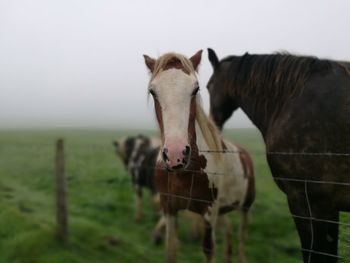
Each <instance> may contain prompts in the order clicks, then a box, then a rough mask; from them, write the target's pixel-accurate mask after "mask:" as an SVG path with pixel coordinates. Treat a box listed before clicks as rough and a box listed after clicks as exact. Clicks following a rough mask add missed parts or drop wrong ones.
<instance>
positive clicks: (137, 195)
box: [134, 185, 142, 222]
mask: <svg viewBox="0 0 350 263" xmlns="http://www.w3.org/2000/svg"><path fill="white" fill-rule="evenodd" d="M134 188H135V189H134V191H135V193H134V201H135V221H136V222H140V221H141V217H142V212H141V196H142V190H141V187H140V186H139V185H135V187H134Z"/></svg>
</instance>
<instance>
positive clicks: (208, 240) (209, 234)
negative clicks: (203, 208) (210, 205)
mask: <svg viewBox="0 0 350 263" xmlns="http://www.w3.org/2000/svg"><path fill="white" fill-rule="evenodd" d="M214 234H215V233H214V230H213V225H212V224H211V223H210V221H208V220H205V222H204V239H203V252H204V255H205V262H206V263H211V262H213V258H214Z"/></svg>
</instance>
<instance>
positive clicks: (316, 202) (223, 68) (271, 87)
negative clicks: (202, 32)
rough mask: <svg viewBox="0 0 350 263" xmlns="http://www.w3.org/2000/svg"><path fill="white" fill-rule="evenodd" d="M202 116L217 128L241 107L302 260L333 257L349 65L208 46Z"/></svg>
mask: <svg viewBox="0 0 350 263" xmlns="http://www.w3.org/2000/svg"><path fill="white" fill-rule="evenodd" d="M208 58H209V61H210V63H211V65H212V67H213V74H212V76H211V77H210V79H209V82H208V84H207V89H208V91H209V95H210V114H211V116H212V118H213V120H214V122H215V123H216V125H217V126H218V127H219V128H220V129H222V128H223V125H224V123H225V122H226V120H227V119H229V118H230V116H231V115H232V113H233V112H234V111H235V110H236V109H237V108H241V109H242V110H243V111H244V112H245V113H246V115H247V116H248V117H249V119H250V120H251V121H252V122H253V124H254V125H255V126H256V127H257V128H258V129H259V131H260V132H261V134H262V137H263V139H264V142H265V145H266V158H267V162H268V165H269V167H270V170H271V173H272V176H273V177H274V180H275V182H276V184H277V185H278V187H279V188H280V189H281V190H282V191H283V192H284V193H285V194H286V197H287V200H288V206H289V210H290V213H291V215H292V217H293V220H294V223H295V225H296V228H297V231H298V234H299V238H300V242H301V251H302V256H303V261H304V262H308V263H326V262H327V263H334V262H337V260H338V256H337V247H338V232H339V230H338V228H339V211H347V212H349V211H350V176H349V175H350V162H349V150H350V118H349V116H350V70H349V69H350V67H349V65H350V64H349V63H347V62H337V61H332V60H326V59H319V58H316V57H310V56H309V57H308V56H295V55H292V54H289V53H276V54H264V55H251V54H248V53H246V54H244V55H242V56H228V57H226V58H224V59H222V60H221V61H219V59H218V57H217V55H216V53H215V51H214V50H212V49H210V48H209V49H208Z"/></svg>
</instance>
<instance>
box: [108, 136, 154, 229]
mask: <svg viewBox="0 0 350 263" xmlns="http://www.w3.org/2000/svg"><path fill="white" fill-rule="evenodd" d="M113 145H114V146H115V151H116V154H117V156H119V157H120V158H121V159H122V161H123V163H124V166H125V168H126V169H127V170H128V172H129V173H130V175H131V181H132V186H133V190H134V197H135V198H134V199H135V212H134V217H135V221H137V222H139V221H140V220H141V218H142V211H141V198H142V189H143V188H146V189H148V190H149V191H150V193H151V196H152V199H153V203H154V207H155V210H156V211H157V210H158V207H159V196H158V194H157V190H156V188H155V185H154V178H153V177H154V166H155V163H156V159H157V156H158V152H159V149H160V140H159V139H157V138H149V137H146V136H144V135H138V136H129V137H123V138H121V139H120V140H119V141H114V142H113Z"/></svg>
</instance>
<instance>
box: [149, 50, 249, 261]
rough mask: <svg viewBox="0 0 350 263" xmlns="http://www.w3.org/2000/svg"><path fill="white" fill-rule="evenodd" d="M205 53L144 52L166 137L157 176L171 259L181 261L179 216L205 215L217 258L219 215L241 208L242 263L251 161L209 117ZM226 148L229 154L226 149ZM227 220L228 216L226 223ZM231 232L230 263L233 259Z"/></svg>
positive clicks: (209, 245) (209, 248)
mask: <svg viewBox="0 0 350 263" xmlns="http://www.w3.org/2000/svg"><path fill="white" fill-rule="evenodd" d="M200 59H201V51H200V52H198V53H196V54H195V55H194V56H193V57H191V58H190V59H187V58H185V57H184V56H182V55H179V54H176V53H168V54H165V55H163V56H162V57H160V58H159V59H158V60H155V59H152V58H150V57H148V56H145V62H146V65H147V67H148V68H149V69H150V71H151V73H152V75H151V80H150V84H149V91H150V94H152V96H153V97H154V103H155V112H156V116H157V120H158V123H159V127H160V132H161V137H162V147H161V152H160V154H159V156H158V161H157V169H156V174H155V183H156V187H157V189H158V191H159V193H160V199H161V206H162V208H163V211H164V214H165V217H166V224H167V232H166V239H167V262H176V227H175V221H176V220H175V219H176V214H177V212H178V211H180V210H184V209H187V210H190V211H193V212H195V213H198V214H200V215H202V216H203V218H204V220H205V224H206V230H205V235H204V240H203V251H204V253H205V256H206V261H207V262H212V261H213V255H214V244H215V241H214V240H215V239H214V235H215V227H216V225H217V222H218V218H219V216H220V215H223V214H224V213H226V212H228V211H231V210H239V211H240V213H241V221H240V227H239V251H238V254H239V262H244V261H245V256H244V230H245V226H246V223H247V213H248V210H249V207H250V206H251V204H252V203H253V201H254V197H255V185H254V174H253V166H252V161H251V158H250V156H249V154H248V153H247V152H246V151H245V150H244V149H243V148H241V147H238V146H236V145H234V144H232V143H230V142H228V141H224V140H223V139H222V138H221V136H220V134H219V132H218V130H217V129H216V127H215V126H214V125H213V123H212V122H211V120H209V118H208V117H207V116H206V115H205V113H204V111H203V109H202V107H201V105H200V98H199V96H198V95H197V92H198V90H199V87H198V81H197V77H196V72H195V71H196V69H197V66H198V64H199V62H200ZM224 151H226V152H227V153H224ZM221 222H222V224H228V221H227V219H226V218H223V220H222V221H221ZM230 238H231V237H230V236H226V241H227V242H226V248H225V251H226V256H225V260H226V262H230V260H231V253H232V251H231V244H230Z"/></svg>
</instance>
